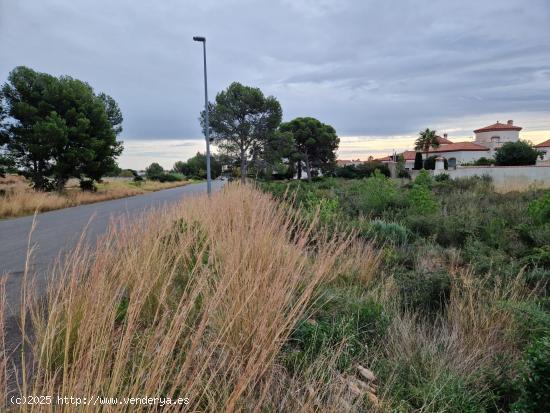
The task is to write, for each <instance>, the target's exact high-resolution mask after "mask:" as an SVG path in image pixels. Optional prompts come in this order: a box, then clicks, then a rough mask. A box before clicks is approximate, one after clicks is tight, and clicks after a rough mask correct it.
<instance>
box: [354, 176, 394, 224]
mask: <svg viewBox="0 0 550 413" xmlns="http://www.w3.org/2000/svg"><path fill="white" fill-rule="evenodd" d="M350 192H351V199H349V202H350V203H351V204H352V206H354V207H355V209H357V211H358V212H363V213H367V214H368V213H374V214H377V215H379V214H381V213H382V212H383V211H384V210H386V209H387V208H389V207H391V206H392V205H395V204H396V202H397V187H396V184H395V182H394V181H393V180H391V179H390V178H387V177H386V176H384V175H383V174H382V173H381V172H379V171H375V172H374V173H373V176H372V177H371V178H367V179H365V180H362V181H359V182H355V183H354V184H353V185H352V186H350ZM353 204H355V205H353Z"/></svg>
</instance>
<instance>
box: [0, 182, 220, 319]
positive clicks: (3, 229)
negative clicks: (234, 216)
mask: <svg viewBox="0 0 550 413" xmlns="http://www.w3.org/2000/svg"><path fill="white" fill-rule="evenodd" d="M222 186H223V182H222V181H214V182H213V183H212V190H218V189H220V188H221V187H222ZM205 191H206V184H205V183H200V184H190V185H187V186H183V187H178V188H173V189H166V190H163V191H158V192H151V193H148V194H144V195H138V196H134V197H130V198H122V199H115V200H112V201H105V202H98V203H95V204H88V205H82V206H78V207H73V208H65V209H60V210H57V211H50V212H45V213H42V214H39V215H37V221H36V227H35V230H34V232H33V234H32V244H35V245H36V247H35V250H34V253H33V254H34V259H33V265H34V276H35V277H36V285H37V288H40V289H44V288H45V286H46V285H47V282H46V281H47V280H46V275H47V270H48V267H49V266H50V265H51V264H52V263H53V262H54V261H55V259H56V258H57V257H58V255H59V253H60V252H62V251H64V250H67V249H70V248H71V247H72V246H74V245H75V243H76V241H78V238H79V237H80V235H81V233H82V230H83V229H84V228H85V226H86V225H87V224H88V222H90V219H91V222H90V226H89V227H88V230H87V239H88V240H89V242H94V241H95V239H96V238H97V237H98V236H99V235H101V234H103V233H104V232H105V230H106V229H107V226H108V224H109V221H110V219H111V218H112V217H113V218H116V217H117V216H120V215H123V214H124V215H132V214H139V213H142V212H143V211H145V210H147V209H150V208H154V207H159V206H162V205H166V204H168V203H172V202H175V201H178V200H180V199H181V198H182V197H184V196H189V195H193V194H198V193H204V192H205ZM32 221H33V217H32V216H27V217H22V218H15V219H9V220H5V221H0V276H6V274H7V276H8V279H7V283H6V297H7V305H8V313H9V312H10V311H9V309H11V310H12V311H14V312H17V311H18V309H19V302H20V288H21V280H22V274H23V270H24V266H25V258H26V253H27V243H28V237H29V231H30V229H31V225H32Z"/></svg>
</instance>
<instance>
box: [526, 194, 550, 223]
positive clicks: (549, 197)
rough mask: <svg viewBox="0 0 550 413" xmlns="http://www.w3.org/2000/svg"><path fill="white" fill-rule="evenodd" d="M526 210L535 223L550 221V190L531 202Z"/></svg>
mask: <svg viewBox="0 0 550 413" xmlns="http://www.w3.org/2000/svg"><path fill="white" fill-rule="evenodd" d="M527 211H528V212H529V215H531V217H532V218H533V220H534V221H535V222H537V223H541V224H542V223H545V222H550V191H548V192H546V193H545V194H544V195H543V196H542V197H540V198H538V199H536V200H535V201H533V202H531V203H530V204H529V207H528V208H527Z"/></svg>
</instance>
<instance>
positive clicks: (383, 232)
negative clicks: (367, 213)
mask: <svg viewBox="0 0 550 413" xmlns="http://www.w3.org/2000/svg"><path fill="white" fill-rule="evenodd" d="M364 235H366V236H368V237H369V238H370V237H373V238H376V240H377V241H378V242H379V243H390V244H393V245H395V246H399V247H400V246H403V245H405V244H406V243H407V239H408V235H409V234H408V231H407V228H405V227H404V226H402V225H399V224H396V223H395V222H385V221H382V220H380V219H376V220H374V221H372V222H370V223H369V225H368V227H367V230H366V231H365V233H364Z"/></svg>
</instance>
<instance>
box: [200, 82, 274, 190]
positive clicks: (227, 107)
mask: <svg viewBox="0 0 550 413" xmlns="http://www.w3.org/2000/svg"><path fill="white" fill-rule="evenodd" d="M208 113H209V118H210V136H211V138H212V139H213V140H214V141H215V142H216V144H217V145H218V147H219V148H220V149H221V150H222V151H223V152H225V153H226V154H228V155H230V156H231V157H233V158H234V159H238V160H239V162H240V170H241V182H245V179H246V176H247V173H248V163H249V160H250V159H251V158H252V156H253V155H254V154H258V153H261V152H262V151H263V150H264V148H265V146H266V144H267V143H268V141H269V139H270V138H271V137H272V136H273V134H274V133H275V131H276V130H277V127H278V126H279V124H280V123H281V118H282V109H281V105H280V104H279V102H278V101H277V99H275V98H274V97H273V96H268V97H265V96H264V94H263V93H262V91H261V90H260V89H258V88H253V87H248V86H243V85H241V84H240V83H238V82H234V83H232V84H231V85H229V87H228V88H227V89H226V90H224V91H221V92H220V93H218V94H217V95H216V100H215V103H210V104H209V107H208ZM204 115H205V114H204V112H203V113H202V114H201V125H202V127H203V129H204V128H205V116H204Z"/></svg>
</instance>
